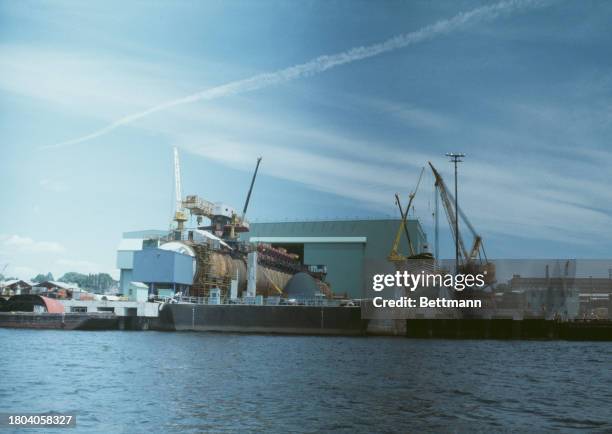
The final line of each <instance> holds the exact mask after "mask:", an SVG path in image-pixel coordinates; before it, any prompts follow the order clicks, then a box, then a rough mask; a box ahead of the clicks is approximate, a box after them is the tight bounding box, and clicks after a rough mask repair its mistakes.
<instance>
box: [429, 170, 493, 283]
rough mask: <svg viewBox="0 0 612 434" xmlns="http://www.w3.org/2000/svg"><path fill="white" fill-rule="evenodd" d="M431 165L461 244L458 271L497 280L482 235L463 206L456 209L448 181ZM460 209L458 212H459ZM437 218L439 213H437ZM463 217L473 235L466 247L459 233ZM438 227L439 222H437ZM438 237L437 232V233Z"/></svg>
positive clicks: (456, 239)
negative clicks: (459, 220)
mask: <svg viewBox="0 0 612 434" xmlns="http://www.w3.org/2000/svg"><path fill="white" fill-rule="evenodd" d="M429 166H430V167H431V170H432V172H433V175H434V178H435V187H436V190H437V192H438V195H439V197H440V200H441V202H442V206H443V207H444V211H445V212H446V218H447V219H448V223H449V226H450V229H451V235H452V237H453V241H455V243H457V244H458V246H459V263H458V264H457V271H458V272H460V273H472V274H476V273H483V274H485V282H487V283H492V282H494V281H495V264H493V263H492V262H489V261H488V259H487V255H486V253H485V250H484V245H483V242H482V237H481V236H480V235H479V234H478V233H477V232H476V229H475V228H474V226H473V225H472V223H470V221H469V220H468V218H467V216H466V215H465V213H464V212H463V211H462V210H461V207H459V206H458V207H457V208H458V209H457V210H455V205H454V197H453V195H452V193H451V192H450V191H449V190H448V188H447V187H446V183H445V182H444V179H442V176H441V175H440V173H439V172H438V171H437V170H436V168H435V167H434V166H433V164H431V162H429ZM457 211H458V212H457ZM436 218H437V214H436ZM459 218H460V219H461V221H463V223H464V224H465V225H466V226H467V227H468V229H469V231H470V233H471V234H472V237H473V242H472V246H471V248H470V249H469V250H468V249H467V248H466V245H465V242H464V241H463V237H462V236H461V234H460V233H457V231H456V227H457V223H458V221H457V219H459ZM436 227H437V223H436ZM436 238H437V234H436Z"/></svg>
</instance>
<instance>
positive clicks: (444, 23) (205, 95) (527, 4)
mask: <svg viewBox="0 0 612 434" xmlns="http://www.w3.org/2000/svg"><path fill="white" fill-rule="evenodd" d="M546 3H548V2H543V1H538V0H508V1H502V2H500V3H496V4H493V5H489V6H482V7H479V8H476V9H473V10H471V11H468V12H462V13H459V14H457V15H455V16H454V17H452V18H448V19H444V20H440V21H438V22H436V23H434V24H431V25H429V26H426V27H423V28H422V29H420V30H417V31H415V32H411V33H406V34H402V35H398V36H395V37H393V38H391V39H388V40H386V41H384V42H380V43H377V44H372V45H368V46H361V47H355V48H351V49H349V50H347V51H344V52H341V53H336V54H331V55H322V56H319V57H317V58H315V59H312V60H310V61H308V62H305V63H302V64H298V65H295V66H291V67H288V68H285V69H281V70H278V71H275V72H269V73H262V74H258V75H255V76H253V77H250V78H247V79H243V80H238V81H234V82H230V83H227V84H224V85H221V86H217V87H213V88H210V89H206V90H204V91H201V92H197V93H194V94H191V95H187V96H185V97H182V98H178V99H173V100H169V101H166V102H163V103H161V104H157V105H155V106H152V107H150V108H148V109H146V110H143V111H139V112H135V113H132V114H130V115H127V116H124V117H122V118H120V119H118V120H116V121H114V122H112V123H110V124H109V125H107V126H105V127H103V128H101V129H99V130H96V131H93V132H92V133H90V134H87V135H84V136H81V137H77V138H74V139H70V140H67V141H64V142H60V143H57V144H54V145H47V146H44V147H43V148H58V147H64V146H69V145H75V144H78V143H82V142H85V141H88V140H91V139H94V138H96V137H100V136H102V135H104V134H107V133H109V132H111V131H113V130H115V129H116V128H119V127H120V126H123V125H128V124H131V123H133V122H135V121H137V120H139V119H142V118H144V117H147V116H149V115H152V114H154V113H157V112H161V111H165V110H168V109H171V108H173V107H176V106H180V105H183V104H189V103H194V102H197V101H205V100H214V99H218V98H223V97H227V96H232V95H237V94H241V93H245V92H251V91H255V90H258V89H263V88H266V87H269V86H274V85H278V84H282V83H286V82H288V81H292V80H296V79H299V78H304V77H309V76H312V75H316V74H320V73H322V72H325V71H328V70H330V69H332V68H336V67H338V66H342V65H346V64H349V63H352V62H356V61H360V60H364V59H368V58H371V57H375V56H379V55H381V54H384V53H388V52H391V51H394V50H398V49H401V48H405V47H408V46H410V45H413V44H417V43H419V42H422V41H425V40H428V39H431V38H434V37H436V36H439V35H443V34H447V33H451V32H453V31H457V30H461V29H463V28H466V27H468V26H470V25H474V24H476V23H478V22H483V21H490V20H493V19H496V18H498V17H500V16H501V15H505V14H510V13H513V12H516V11H518V10H521V9H525V8H534V7H540V6H542V5H544V4H546Z"/></svg>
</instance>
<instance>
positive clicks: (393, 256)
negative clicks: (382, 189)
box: [388, 167, 425, 261]
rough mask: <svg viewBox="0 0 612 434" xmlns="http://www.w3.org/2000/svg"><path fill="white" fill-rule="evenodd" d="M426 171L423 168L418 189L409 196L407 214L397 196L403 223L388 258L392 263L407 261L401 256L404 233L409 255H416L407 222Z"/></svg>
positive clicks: (401, 222) (396, 199) (396, 195)
mask: <svg viewBox="0 0 612 434" xmlns="http://www.w3.org/2000/svg"><path fill="white" fill-rule="evenodd" d="M424 171H425V167H423V168H421V173H420V174H419V179H418V180H417V184H416V187H415V188H414V191H413V192H412V193H410V194H409V195H408V197H409V199H408V205H407V206H406V212H404V210H403V209H402V204H401V202H400V198H399V195H398V194H395V202H396V203H397V206H398V207H399V210H400V216H401V221H400V225H399V227H398V228H397V232H396V233H395V239H394V240H393V246H392V247H391V252H390V253H389V257H388V258H389V260H391V261H403V260H404V259H406V258H405V257H404V256H402V255H400V253H399V244H400V240H401V237H402V231H403V232H404V233H405V234H406V240H407V241H408V249H409V252H410V253H409V254H410V256H414V255H416V251H415V249H414V245H413V244H412V240H411V238H410V234H409V232H408V225H407V220H408V211H410V207H411V206H412V202H413V200H414V197H415V196H416V193H417V191H418V189H419V185H421V179H422V178H423V172H424Z"/></svg>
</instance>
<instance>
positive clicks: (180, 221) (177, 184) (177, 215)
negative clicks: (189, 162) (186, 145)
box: [174, 146, 188, 232]
mask: <svg viewBox="0 0 612 434" xmlns="http://www.w3.org/2000/svg"><path fill="white" fill-rule="evenodd" d="M174 194H175V207H174V221H175V222H176V229H177V231H179V232H182V231H183V228H184V226H185V222H186V221H187V220H188V218H187V213H185V211H184V208H183V196H182V192H181V165H180V162H179V154H178V148H177V147H176V146H175V147H174Z"/></svg>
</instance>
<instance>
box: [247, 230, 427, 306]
mask: <svg viewBox="0 0 612 434" xmlns="http://www.w3.org/2000/svg"><path fill="white" fill-rule="evenodd" d="M399 225H400V220H398V219H382V220H327V221H294V222H271V223H251V227H250V232H247V233H244V234H243V235H242V236H243V239H244V240H245V241H247V240H248V241H250V242H254V243H255V242H260V243H269V244H271V245H273V246H276V247H283V248H285V249H287V251H289V252H291V253H296V254H298V255H299V256H300V259H301V261H302V263H304V264H307V265H325V266H327V282H328V283H329V284H330V285H331V288H332V290H333V291H334V292H335V293H336V294H344V293H346V294H347V295H348V296H349V297H353V298H359V297H360V296H361V294H362V289H363V288H364V284H365V276H367V275H368V268H370V269H377V270H379V271H377V272H380V270H382V269H383V268H389V267H390V266H391V264H390V263H389V262H388V261H387V256H388V255H389V252H390V250H391V246H392V245H393V241H394V239H395V235H396V233H397V230H398V227H399ZM408 232H409V234H410V239H411V241H412V244H413V246H414V249H415V251H416V252H417V253H420V252H424V251H426V250H427V236H426V234H425V232H424V231H423V228H422V227H421V224H420V223H419V221H418V220H409V221H408ZM407 244H408V243H407V241H406V237H405V236H404V235H403V234H402V238H401V245H400V249H401V250H400V251H401V252H407V251H408V247H407Z"/></svg>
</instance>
